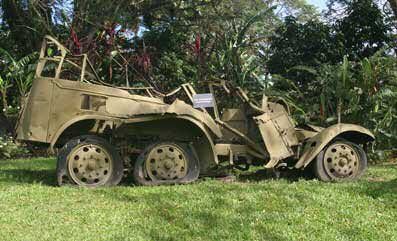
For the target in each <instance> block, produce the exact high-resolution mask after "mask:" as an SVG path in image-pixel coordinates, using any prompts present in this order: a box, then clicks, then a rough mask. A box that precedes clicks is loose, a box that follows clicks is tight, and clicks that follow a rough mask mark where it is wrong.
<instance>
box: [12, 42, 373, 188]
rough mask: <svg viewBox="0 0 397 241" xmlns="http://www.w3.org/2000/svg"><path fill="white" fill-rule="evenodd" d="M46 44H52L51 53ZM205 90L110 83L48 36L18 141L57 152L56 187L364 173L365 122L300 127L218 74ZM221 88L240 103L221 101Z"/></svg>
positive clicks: (278, 107)
mask: <svg viewBox="0 0 397 241" xmlns="http://www.w3.org/2000/svg"><path fill="white" fill-rule="evenodd" d="M49 48H51V50H53V49H56V51H53V54H52V55H49V54H48V53H49V52H50V51H48V50H49ZM51 64H52V65H53V68H49V67H47V66H49V65H51ZM54 66H55V67H54ZM71 68H74V69H75V71H70V69H71ZM76 73H77V74H76ZM207 88H208V89H209V92H210V94H206V95H200V94H197V93H196V90H195V89H194V88H193V87H192V86H191V85H190V84H184V85H182V86H181V87H179V88H178V89H176V90H175V91H172V92H171V93H169V94H162V93H159V92H158V91H156V90H154V89H153V88H150V87H148V88H123V87H115V86H108V85H106V84H105V83H103V82H102V81H101V79H100V78H99V77H98V75H97V74H96V72H95V70H94V68H93V66H92V64H91V63H90V61H89V60H88V58H87V55H79V56H75V55H72V54H71V53H70V52H69V51H68V50H67V49H66V48H65V47H63V46H62V45H61V44H60V43H59V42H57V41H56V40H55V39H53V38H52V37H49V36H47V37H45V40H44V42H43V46H42V49H41V53H40V59H39V63H38V66H37V71H36V78H35V80H34V82H33V86H32V88H31V91H30V93H29V96H28V97H27V100H26V103H25V105H24V108H23V109H22V111H21V113H20V118H19V121H18V123H17V127H16V132H17V139H19V140H21V141H30V142H41V143H46V144H47V145H48V146H49V147H50V149H51V150H52V151H54V152H56V153H57V154H58V160H57V180H58V184H59V185H64V184H71V185H79V186H88V187H98V186H109V185H117V184H118V183H119V182H120V180H121V179H122V177H123V176H124V175H125V174H126V173H127V174H128V175H132V176H133V178H134V180H135V182H136V183H137V184H140V185H160V184H175V183H189V182H193V181H195V180H197V178H198V177H199V176H211V175H215V174H214V173H216V170H217V169H220V168H221V167H224V166H227V167H236V168H239V169H245V170H247V169H248V167H249V166H250V165H257V166H263V167H264V168H266V169H274V170H277V169H280V168H284V169H285V168H286V169H306V168H311V169H312V170H313V172H314V173H315V175H316V176H317V177H318V178H319V179H321V180H323V181H332V180H352V179H356V178H358V177H360V176H361V175H362V174H363V173H364V172H365V170H366V168H367V158H366V154H365V152H364V149H365V146H366V145H367V144H368V143H370V142H372V141H373V140H374V135H373V134H372V133H371V132H370V131H368V130H367V129H365V128H363V127H361V126H358V125H353V124H342V123H339V124H336V125H333V126H331V127H328V128H321V127H316V126H307V127H305V128H298V127H296V126H295V125H294V122H293V121H292V119H291V118H290V116H289V111H288V107H287V106H286V105H285V104H283V103H282V102H280V101H273V102H272V101H270V99H268V98H267V97H266V96H264V97H263V100H262V103H261V104H257V103H256V102H255V101H253V100H251V99H250V98H249V97H248V96H247V94H246V93H245V92H244V91H243V90H242V89H241V88H238V87H233V86H231V85H230V84H228V83H227V82H225V81H222V80H219V81H213V82H208V83H207ZM217 96H218V97H221V98H228V97H230V98H232V99H233V101H234V102H238V105H237V107H234V108H227V107H224V108H221V107H220V106H218V104H217V98H216V97H217ZM183 98H185V101H183V100H182V99H183ZM208 107H210V108H208ZM56 150H58V151H56Z"/></svg>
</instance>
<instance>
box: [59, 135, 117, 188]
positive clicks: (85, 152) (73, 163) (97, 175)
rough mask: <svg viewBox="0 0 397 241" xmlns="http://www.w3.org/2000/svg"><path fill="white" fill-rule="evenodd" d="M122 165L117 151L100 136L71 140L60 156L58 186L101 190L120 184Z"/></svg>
mask: <svg viewBox="0 0 397 241" xmlns="http://www.w3.org/2000/svg"><path fill="white" fill-rule="evenodd" d="M122 176H123V162H122V160H121V158H120V156H119V154H118V153H117V152H116V150H115V149H114V148H113V147H112V146H111V145H110V144H109V143H108V142H107V141H106V140H105V139H103V138H100V137H98V136H80V137H77V138H73V139H71V140H70V141H68V142H67V143H66V144H65V146H64V147H63V148H62V149H61V151H60V152H59V155H58V163H57V179H58V185H60V186H62V185H65V184H70V185H77V186H84V187H100V186H113V185H117V184H118V183H119V182H120V180H121V178H122Z"/></svg>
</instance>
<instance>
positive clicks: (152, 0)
mask: <svg viewBox="0 0 397 241" xmlns="http://www.w3.org/2000/svg"><path fill="white" fill-rule="evenodd" d="M327 5H328V7H327V9H326V10H325V11H323V12H322V13H320V12H319V11H318V10H317V9H316V8H315V7H313V6H312V5H310V4H308V3H307V2H306V1H305V0H299V1H296V0H294V1H292V0H251V1H229V0H227V1H223V0H222V1H221V0H200V1H191V0H177V1H171V0H169V1H168V0H167V1H158V0H148V1H140V0H137V1H135V0H133V1H131V0H128V1H126V0H121V1H114V2H113V4H111V5H109V2H108V1H95V3H94V2H93V1H89V0H55V1H46V0H38V1H22V0H21V1H13V0H3V1H2V2H1V5H0V43H1V45H0V48H1V50H0V95H1V106H2V108H1V109H3V114H5V115H6V116H11V115H12V114H13V113H15V112H17V111H18V108H17V107H18V106H19V105H21V101H23V97H24V96H25V95H26V93H27V92H28V90H29V87H30V85H31V81H32V79H33V77H34V63H35V59H36V58H37V54H35V53H34V52H35V51H37V49H38V48H39V46H40V42H41V40H42V37H43V35H44V34H50V35H53V36H55V37H57V38H58V39H60V41H61V42H63V43H64V44H65V45H66V46H67V47H68V48H69V49H70V50H71V51H72V52H73V53H75V54H81V53H87V54H88V55H89V57H90V59H91V60H92V62H93V64H94V65H95V68H96V69H97V70H98V72H99V74H100V76H102V78H103V80H104V81H106V82H109V83H112V84H118V85H136V86H139V85H148V84H150V85H152V86H154V87H155V88H157V89H158V90H159V91H167V90H169V89H172V88H174V87H176V86H178V85H179V84H181V83H185V82H192V83H194V84H196V85H197V86H199V83H200V82H201V81H205V80H211V79H225V80H227V81H231V82H234V83H235V84H237V85H240V86H242V87H244V88H246V89H248V90H250V91H251V94H252V96H260V95H261V94H263V93H266V94H267V95H277V96H280V97H281V98H283V99H284V100H285V101H287V102H288V103H289V104H290V106H291V107H292V110H293V114H294V116H295V119H296V122H297V123H298V124H303V123H319V124H323V125H331V124H333V123H336V122H337V121H338V119H341V120H342V121H345V122H352V123H358V124H362V125H364V126H366V127H368V128H370V129H371V130H373V131H374V133H375V134H376V135H377V137H378V138H377V143H376V145H375V146H374V149H376V150H393V149H394V150H395V149H396V148H397V138H396V136H397V128H396V127H397V126H396V125H397V124H396V122H397V116H396V115H397V98H396V95H397V94H396V91H397V90H396V88H397V83H396V71H397V66H396V63H395V62H396V61H395V60H396V59H395V58H396V54H395V53H396V49H397V48H396V46H395V41H394V39H395V32H396V26H397V24H396V16H395V15H394V13H397V11H396V9H397V8H396V6H397V5H396V2H395V1H394V0H389V1H386V0H328V1H327ZM125 75H127V76H128V79H129V82H128V83H127V82H126V81H125V78H124V77H123V76H125Z"/></svg>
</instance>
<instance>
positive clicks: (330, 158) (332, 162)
mask: <svg viewBox="0 0 397 241" xmlns="http://www.w3.org/2000/svg"><path fill="white" fill-rule="evenodd" d="M359 160H360V157H359V155H358V153H357V151H356V150H355V149H354V147H352V146H350V145H348V144H345V143H334V144H332V145H331V146H329V147H328V148H327V150H326V152H325V154H324V160H323V161H324V167H325V170H326V172H327V174H328V175H329V176H330V177H331V178H332V179H343V178H353V177H355V176H356V175H357V174H358V172H359Z"/></svg>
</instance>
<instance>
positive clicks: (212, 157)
mask: <svg viewBox="0 0 397 241" xmlns="http://www.w3.org/2000/svg"><path fill="white" fill-rule="evenodd" d="M164 118H177V119H184V120H186V121H189V122H191V123H193V124H194V125H195V126H196V127H197V128H199V129H200V130H201V132H202V133H203V134H204V137H205V138H204V139H205V141H206V142H207V143H203V145H202V147H203V148H196V149H198V150H195V151H196V154H197V155H198V156H205V155H208V156H207V158H206V159H207V160H208V162H209V163H210V162H214V163H215V164H218V156H217V155H216V153H215V145H214V143H213V141H212V137H211V134H210V132H209V131H208V130H207V128H206V126H205V125H204V124H203V123H202V122H201V121H199V120H196V119H194V118H192V117H190V116H184V115H180V116H173V117H167V116H158V117H153V116H147V117H143V118H137V119H139V122H145V121H150V120H154V119H164ZM83 120H99V121H115V122H123V120H120V119H119V118H113V117H107V116H103V115H93V114H90V115H82V116H78V117H76V118H73V119H71V120H69V121H67V122H65V123H64V124H63V125H62V126H61V127H60V128H58V130H57V131H56V132H55V134H54V135H53V136H52V138H51V142H50V151H51V152H52V153H55V152H54V146H55V144H56V143H57V141H58V139H59V137H60V136H61V135H62V133H63V132H64V131H65V130H66V129H67V128H68V127H70V126H72V125H73V124H75V123H77V122H80V121H83ZM124 121H126V122H130V121H133V119H129V120H124ZM134 122H135V121H134ZM206 152H208V153H206Z"/></svg>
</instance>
